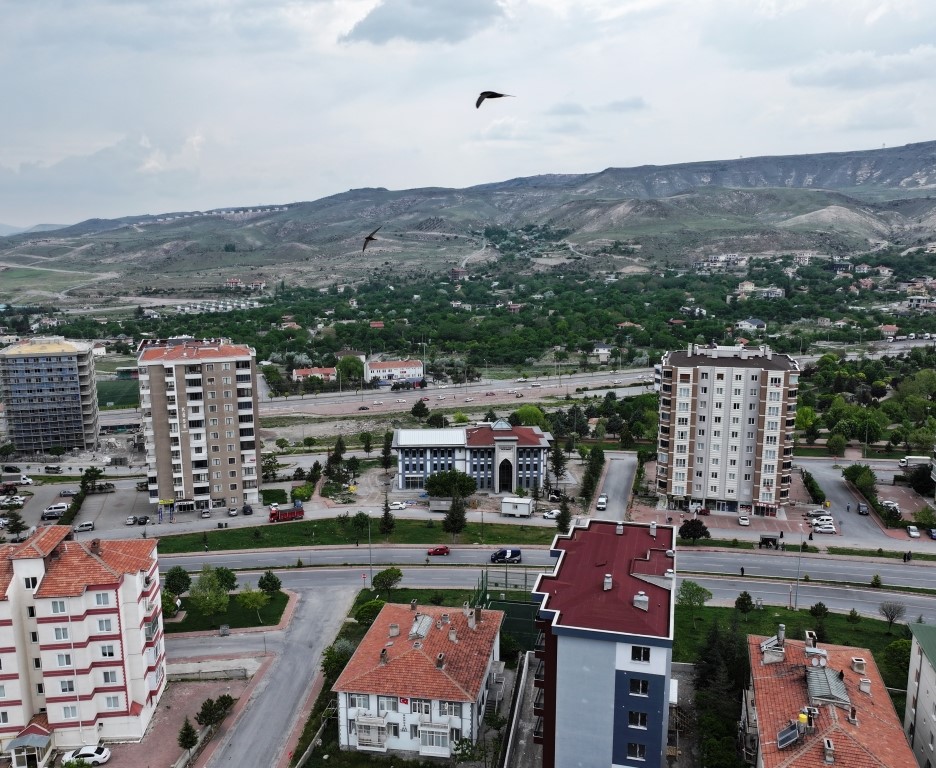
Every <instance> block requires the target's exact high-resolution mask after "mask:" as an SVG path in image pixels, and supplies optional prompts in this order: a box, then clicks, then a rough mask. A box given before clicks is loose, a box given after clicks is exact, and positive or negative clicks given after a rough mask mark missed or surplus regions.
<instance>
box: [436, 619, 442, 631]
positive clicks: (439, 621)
mask: <svg viewBox="0 0 936 768" xmlns="http://www.w3.org/2000/svg"><path fill="white" fill-rule="evenodd" d="M436 629H442V619H436Z"/></svg>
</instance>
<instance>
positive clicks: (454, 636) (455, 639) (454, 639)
mask: <svg viewBox="0 0 936 768" xmlns="http://www.w3.org/2000/svg"><path fill="white" fill-rule="evenodd" d="M449 642H451V643H457V642H458V632H456V631H455V627H452V628H451V629H450V630H449Z"/></svg>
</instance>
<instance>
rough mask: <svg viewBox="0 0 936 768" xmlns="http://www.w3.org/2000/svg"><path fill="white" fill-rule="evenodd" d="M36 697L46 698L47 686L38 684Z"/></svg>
mask: <svg viewBox="0 0 936 768" xmlns="http://www.w3.org/2000/svg"><path fill="white" fill-rule="evenodd" d="M36 695H37V696H45V685H43V684H42V683H36Z"/></svg>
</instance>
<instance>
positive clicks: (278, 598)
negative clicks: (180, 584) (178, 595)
mask: <svg viewBox="0 0 936 768" xmlns="http://www.w3.org/2000/svg"><path fill="white" fill-rule="evenodd" d="M252 586H254V587H256V586H257V585H256V584H253V585H252ZM287 602H289V597H288V596H287V595H286V594H285V593H283V592H277V593H276V594H275V595H274V596H273V598H272V599H271V600H270V602H268V603H267V604H266V605H265V606H264V607H263V608H261V609H260V618H261V619H262V621H261V622H258V621H257V612H256V611H245V610H244V609H243V608H241V606H240V604H239V603H238V602H237V599H236V596H235V595H231V601H230V602H229V603H228V609H227V611H226V612H225V613H219V614H218V615H217V616H205V615H204V614H201V613H199V612H198V611H197V610H195V608H194V606H193V605H192V604H191V602H190V601H189V599H188V598H187V597H183V598H182V610H183V611H185V618H184V619H182V621H178V622H173V621H166V622H163V626H164V627H165V629H166V634H170V635H171V634H174V633H176V632H200V631H204V630H210V629H217V628H218V627H220V626H221V625H222V624H227V625H228V626H229V627H230V628H231V629H240V628H243V627H259V626H266V627H272V626H275V625H276V624H278V623H279V620H280V617H281V616H282V615H283V611H284V610H285V609H286V603H287Z"/></svg>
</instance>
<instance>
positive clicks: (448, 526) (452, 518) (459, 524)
mask: <svg viewBox="0 0 936 768" xmlns="http://www.w3.org/2000/svg"><path fill="white" fill-rule="evenodd" d="M467 526H468V518H467V516H466V515H465V500H464V499H463V498H462V497H461V496H459V495H458V494H456V495H455V496H453V497H452V506H451V507H449V511H448V512H446V513H445V519H444V520H443V521H442V530H443V531H445V532H446V533H450V534H452V541H455V537H456V536H458V534H460V533H461V532H462V531H463V530H465V528H466V527H467Z"/></svg>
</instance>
